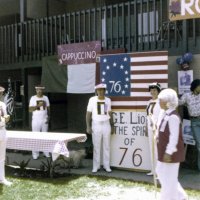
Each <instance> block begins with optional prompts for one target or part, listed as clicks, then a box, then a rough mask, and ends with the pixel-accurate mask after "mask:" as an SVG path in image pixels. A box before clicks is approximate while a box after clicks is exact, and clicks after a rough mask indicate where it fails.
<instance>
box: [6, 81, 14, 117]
mask: <svg viewBox="0 0 200 200" xmlns="http://www.w3.org/2000/svg"><path fill="white" fill-rule="evenodd" d="M4 103H5V104H6V109H7V113H8V115H13V111H14V95H13V91H12V84H11V80H10V78H9V79H8V90H7V93H6V95H5V97H4Z"/></svg>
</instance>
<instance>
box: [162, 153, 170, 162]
mask: <svg viewBox="0 0 200 200" xmlns="http://www.w3.org/2000/svg"><path fill="white" fill-rule="evenodd" d="M171 161H172V156H171V155H169V154H167V153H165V154H164V156H163V162H166V163H170V162H171Z"/></svg>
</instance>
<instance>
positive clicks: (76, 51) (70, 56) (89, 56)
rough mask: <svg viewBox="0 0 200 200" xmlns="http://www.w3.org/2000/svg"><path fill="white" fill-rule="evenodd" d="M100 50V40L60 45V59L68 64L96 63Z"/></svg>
mask: <svg viewBox="0 0 200 200" xmlns="http://www.w3.org/2000/svg"><path fill="white" fill-rule="evenodd" d="M100 51H101V42H100V41H92V42H82V43H73V44H64V45H58V60H59V63H60V64H67V65H76V64H86V63H96V57H97V54H99V53H100Z"/></svg>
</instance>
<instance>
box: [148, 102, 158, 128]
mask: <svg viewBox="0 0 200 200" xmlns="http://www.w3.org/2000/svg"><path fill="white" fill-rule="evenodd" d="M160 110H161V108H160V104H159V101H158V99H151V100H150V101H149V102H148V105H147V119H148V124H149V125H150V124H151V120H150V117H149V115H150V114H151V118H152V120H153V122H154V123H155V124H157V121H158V116H159V113H160Z"/></svg>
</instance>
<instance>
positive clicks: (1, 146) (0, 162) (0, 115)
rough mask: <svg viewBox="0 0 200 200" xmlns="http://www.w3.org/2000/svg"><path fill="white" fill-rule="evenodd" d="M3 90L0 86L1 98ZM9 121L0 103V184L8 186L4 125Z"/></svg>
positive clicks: (2, 104) (4, 108) (9, 183)
mask: <svg viewBox="0 0 200 200" xmlns="http://www.w3.org/2000/svg"><path fill="white" fill-rule="evenodd" d="M4 90H5V89H4V88H3V87H1V86H0V97H2V95H3V92H4ZM9 120H10V116H9V115H7V111H6V104H5V103H4V102H2V101H0V184H4V185H7V186H10V185H11V184H12V183H11V182H10V181H8V180H6V178H5V157H6V140H7V138H6V128H5V126H6V123H7V122H8V121H9Z"/></svg>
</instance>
